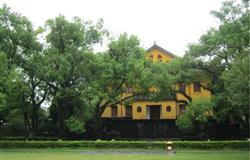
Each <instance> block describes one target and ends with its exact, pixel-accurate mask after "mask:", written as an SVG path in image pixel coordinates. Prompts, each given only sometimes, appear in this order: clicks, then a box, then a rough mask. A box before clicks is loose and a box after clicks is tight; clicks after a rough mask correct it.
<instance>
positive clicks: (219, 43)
mask: <svg viewBox="0 0 250 160" xmlns="http://www.w3.org/2000/svg"><path fill="white" fill-rule="evenodd" d="M211 13H212V14H213V15H214V16H215V17H216V18H218V19H219V20H220V25H219V27H218V28H211V29H210V30H208V31H207V33H206V34H204V35H202V36H201V37H200V40H199V42H198V43H196V44H190V46H189V50H188V51H187V53H186V55H185V56H184V59H185V60H184V61H185V62H186V63H184V64H183V65H184V66H186V67H184V68H183V70H184V72H186V73H191V74H190V75H192V76H189V80H191V81H194V80H197V77H198V79H199V81H203V82H206V84H207V85H202V86H201V87H203V88H204V89H207V90H209V91H210V92H211V94H212V101H213V104H214V106H213V113H214V118H216V120H217V121H218V122H219V123H227V124H240V125H241V126H245V129H246V126H248V125H247V124H248V123H247V121H246V118H247V117H246V115H248V111H247V109H246V108H248V107H247V106H248V105H247V103H248V102H249V101H248V100H246V99H244V98H242V99H241V100H242V101H241V100H240V99H238V101H236V99H234V100H233V99H232V98H233V97H235V96H236V94H234V92H235V91H236V85H240V86H241V89H242V90H241V91H238V92H237V94H238V95H237V96H240V97H248V96H247V95H249V92H248V91H247V90H249V85H248V83H247V82H246V81H247V79H248V75H249V74H248V69H246V68H247V67H246V66H247V62H245V61H248V60H245V61H243V59H248V54H249V10H248V3H247V2H245V1H242V2H241V3H235V2H234V1H226V2H224V3H223V5H222V8H221V9H220V10H219V11H212V12H211ZM243 57H244V58H243ZM236 66H238V67H240V68H241V69H242V71H241V72H239V71H236V69H235V68H236ZM243 68H244V69H243ZM190 69H191V70H192V71H191V72H189V71H190ZM238 70H239V68H238ZM201 75H203V76H201ZM237 75H240V76H241V78H242V79H243V80H244V82H243V83H245V84H243V83H241V79H238V78H235V77H236V76H237ZM233 77H234V81H233V83H234V84H235V86H234V87H235V88H234V87H233V86H232V79H233ZM237 87H239V86H237ZM233 88H234V89H233ZM233 95H234V96H233ZM243 101H244V102H243ZM237 106H238V107H237ZM239 106H240V107H239Z"/></svg>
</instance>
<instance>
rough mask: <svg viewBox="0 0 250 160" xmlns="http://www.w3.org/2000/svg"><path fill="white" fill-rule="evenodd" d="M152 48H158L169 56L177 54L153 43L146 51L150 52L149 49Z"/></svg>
mask: <svg viewBox="0 0 250 160" xmlns="http://www.w3.org/2000/svg"><path fill="white" fill-rule="evenodd" d="M153 49H157V50H160V51H162V52H163V53H165V54H167V55H170V56H171V57H177V56H176V55H174V54H173V53H171V52H169V51H167V50H165V49H164V48H162V47H160V46H158V45H157V44H154V45H153V46H152V47H150V48H149V49H147V51H146V52H150V51H151V50H153Z"/></svg>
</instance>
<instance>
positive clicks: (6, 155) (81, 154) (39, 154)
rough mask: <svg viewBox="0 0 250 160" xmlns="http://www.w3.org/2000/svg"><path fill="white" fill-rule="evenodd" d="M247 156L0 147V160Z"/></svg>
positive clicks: (243, 159)
mask: <svg viewBox="0 0 250 160" xmlns="http://www.w3.org/2000/svg"><path fill="white" fill-rule="evenodd" d="M166 159H167V160H168V159H169V160H248V159H249V152H248V151H247V150H220V151H214V150H177V154H176V155H175V156H170V155H166V154H165V152H164V151H163V150H155V149H153V150H150V149H145V150H139V149H116V150H114V149H62V148H60V149H2V150H1V151H0V160H166Z"/></svg>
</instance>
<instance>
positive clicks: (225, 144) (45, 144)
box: [1, 140, 249, 149]
mask: <svg viewBox="0 0 250 160" xmlns="http://www.w3.org/2000/svg"><path fill="white" fill-rule="evenodd" d="M165 144H166V142H164V141H114V140H111V141H101V140H97V141H2V142H1V146H2V148H60V147H67V148H76V147H82V148H117V149H118V148H141V149H142V148H143V149H150V148H151V149H154V148H155V149H163V148H165ZM173 146H174V147H175V148H176V149H225V148H230V149H249V141H174V142H173Z"/></svg>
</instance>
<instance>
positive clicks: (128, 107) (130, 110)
mask: <svg viewBox="0 0 250 160" xmlns="http://www.w3.org/2000/svg"><path fill="white" fill-rule="evenodd" d="M126 117H132V106H127V107H126Z"/></svg>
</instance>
